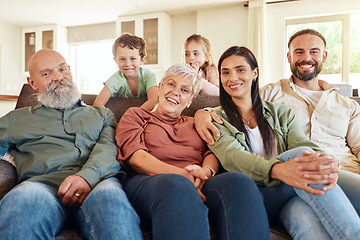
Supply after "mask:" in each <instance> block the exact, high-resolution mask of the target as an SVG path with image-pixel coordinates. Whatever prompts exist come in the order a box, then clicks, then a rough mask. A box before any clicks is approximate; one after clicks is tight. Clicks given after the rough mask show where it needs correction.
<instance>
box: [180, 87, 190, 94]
mask: <svg viewBox="0 0 360 240" xmlns="http://www.w3.org/2000/svg"><path fill="white" fill-rule="evenodd" d="M181 91H182V92H183V93H188V92H189V89H187V88H181Z"/></svg>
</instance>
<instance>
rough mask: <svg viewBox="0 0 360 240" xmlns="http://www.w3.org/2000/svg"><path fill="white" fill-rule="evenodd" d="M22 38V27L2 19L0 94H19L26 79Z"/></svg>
mask: <svg viewBox="0 0 360 240" xmlns="http://www.w3.org/2000/svg"><path fill="white" fill-rule="evenodd" d="M20 38H21V29H20V27H17V26H14V25H11V24H8V23H6V22H3V21H1V20H0V46H1V47H0V94H10V95H18V94H19V92H20V89H21V87H22V85H23V83H24V82H25V81H26V78H25V77H24V76H22V75H21V71H20V66H21V64H20ZM0 107H1V106H0Z"/></svg>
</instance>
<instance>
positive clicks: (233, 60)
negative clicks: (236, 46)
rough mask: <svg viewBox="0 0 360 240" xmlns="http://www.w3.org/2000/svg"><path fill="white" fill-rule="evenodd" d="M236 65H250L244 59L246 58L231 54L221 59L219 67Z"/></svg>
mask: <svg viewBox="0 0 360 240" xmlns="http://www.w3.org/2000/svg"><path fill="white" fill-rule="evenodd" d="M238 66H245V67H247V66H248V67H250V65H249V63H248V62H247V61H246V58H245V57H243V56H239V55H231V56H229V57H227V58H225V59H224V60H223V62H222V63H221V69H223V68H234V67H238Z"/></svg>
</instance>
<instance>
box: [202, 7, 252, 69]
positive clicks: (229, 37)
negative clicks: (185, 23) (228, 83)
mask: <svg viewBox="0 0 360 240" xmlns="http://www.w3.org/2000/svg"><path fill="white" fill-rule="evenodd" d="M247 18H248V14H247V8H245V7H244V4H243V3H239V4H236V5H231V6H226V7H216V8H209V9H203V10H199V11H198V14H197V30H198V33H199V34H201V35H204V36H205V37H206V38H208V39H209V41H210V44H211V47H212V54H213V58H214V61H215V63H216V64H217V62H218V60H219V58H220V56H221V54H222V53H223V52H224V51H225V50H226V49H228V48H229V47H231V46H234V45H237V46H245V45H246V43H247V21H248V20H247Z"/></svg>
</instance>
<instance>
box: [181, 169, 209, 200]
mask: <svg viewBox="0 0 360 240" xmlns="http://www.w3.org/2000/svg"><path fill="white" fill-rule="evenodd" d="M185 170H186V171H187V173H188V174H189V175H191V177H190V176H186V177H187V178H188V179H190V181H191V182H192V183H194V185H195V187H196V189H197V190H198V193H199V195H200V197H201V199H202V200H203V201H204V202H205V201H206V197H205V196H204V194H203V193H202V192H201V190H202V187H203V185H204V184H205V182H206V181H207V180H209V179H210V178H211V175H212V172H211V170H210V169H209V168H207V167H201V166H199V165H195V164H193V165H188V166H186V167H185Z"/></svg>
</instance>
